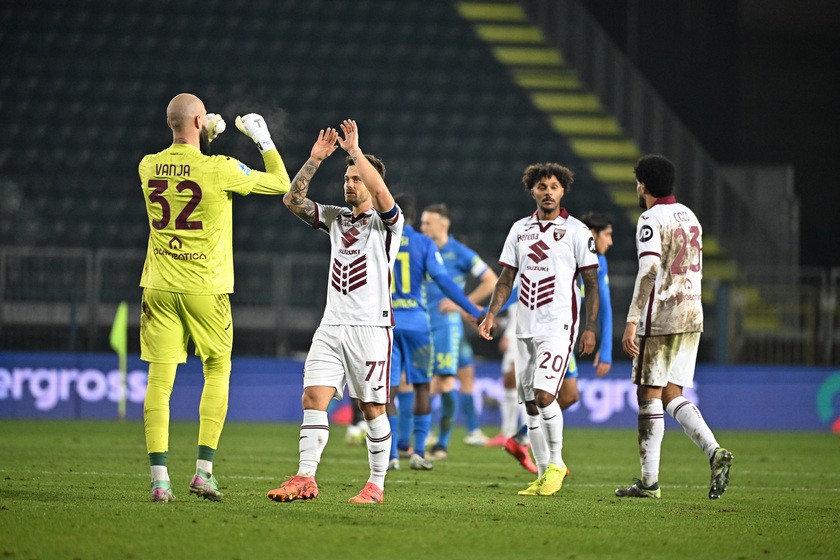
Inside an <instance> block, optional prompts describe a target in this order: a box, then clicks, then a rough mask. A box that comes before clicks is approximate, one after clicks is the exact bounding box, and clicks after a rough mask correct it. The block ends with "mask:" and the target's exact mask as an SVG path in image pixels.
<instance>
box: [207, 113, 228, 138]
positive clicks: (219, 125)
mask: <svg viewBox="0 0 840 560" xmlns="http://www.w3.org/2000/svg"><path fill="white" fill-rule="evenodd" d="M225 128H227V125H226V124H225V121H224V120H223V119H222V115H219V114H217V113H207V136H208V137H209V138H210V141H211V142H212V141H213V139H214V138H215V137H216V136H218V135H219V134H221V133H222V132H224V131H225Z"/></svg>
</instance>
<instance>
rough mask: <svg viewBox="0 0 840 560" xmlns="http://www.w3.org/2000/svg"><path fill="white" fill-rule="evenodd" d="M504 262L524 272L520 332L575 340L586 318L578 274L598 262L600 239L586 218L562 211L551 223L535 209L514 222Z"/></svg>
mask: <svg viewBox="0 0 840 560" xmlns="http://www.w3.org/2000/svg"><path fill="white" fill-rule="evenodd" d="M499 264H500V265H502V266H505V267H508V268H512V269H515V270H517V271H518V272H519V301H518V302H517V304H516V305H517V308H516V336H518V337H520V338H524V337H533V336H549V335H550V336H556V335H558V334H562V333H569V336H570V339H571V340H572V341H574V339H575V337H576V336H577V328H578V324H579V322H580V287H579V285H578V281H577V279H578V273H579V272H580V271H581V270H584V269H587V268H597V267H598V256H597V254H596V252H595V240H594V239H593V238H592V233H591V232H590V231H589V228H587V227H586V226H585V225H584V224H583V222H581V221H580V220H578V219H577V218H574V217H572V216H570V215H569V214H568V212H566V210H565V209H561V210H560V215H559V216H558V217H557V218H555V219H554V220H553V221H551V222H541V221H540V220H539V218H537V213H536V212H535V213H534V214H532V215H531V216H529V217H527V218H523V219H521V220H519V221H518V222H516V223H515V224H513V227H511V228H510V233H508V236H507V240H505V247H504V249H503V250H502V256H501V258H500V259H499Z"/></svg>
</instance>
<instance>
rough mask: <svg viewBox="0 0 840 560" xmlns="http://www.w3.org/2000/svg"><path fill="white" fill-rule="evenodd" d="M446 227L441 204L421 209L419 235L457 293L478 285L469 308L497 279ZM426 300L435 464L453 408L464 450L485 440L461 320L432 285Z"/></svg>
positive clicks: (452, 420)
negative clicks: (436, 407)
mask: <svg viewBox="0 0 840 560" xmlns="http://www.w3.org/2000/svg"><path fill="white" fill-rule="evenodd" d="M449 225H450V218H449V209H448V208H447V207H446V205H445V204H433V205H431V206H428V207H426V209H425V210H424V211H423V215H422V216H421V219H420V229H421V231H422V232H423V233H424V234H426V235H428V236H429V237H430V238H431V239H432V241H434V242H435V245H436V246H437V248H438V251H440V254H441V257H443V263H444V265H445V266H446V270H447V271H448V272H449V275H450V276H451V277H452V278H453V279H454V280H455V283H456V284H458V286H459V287H460V288H461V289H462V290H463V289H464V286H465V285H466V281H467V276H468V275H472V276H473V277H474V278H476V279H477V280H478V285H477V286H476V287H475V289H474V290H473V291H472V292H471V293H470V294H469V296H467V297H468V298H469V300H470V301H471V302H473V303H475V304H478V303H480V302H481V301H483V300H484V299H486V298H488V297H489V296H490V295H491V294H492V293H493V287H494V286H495V285H496V280H498V277H497V276H496V273H495V272H493V270H491V269H490V268H489V267H488V266H487V264H486V263H485V262H484V261H483V260H482V259H481V257H479V256H478V254H477V253H476V252H475V251H473V250H472V249H470V248H469V247H467V246H466V245H464V244H463V243H461V242H460V241H458V240H456V239H454V238H453V237H451V236H450V235H449ZM426 296H427V300H428V305H429V319H430V321H431V325H432V337H433V339H434V347H435V355H434V366H433V368H434V378H433V380H432V392H433V393H439V394H440V396H441V418H440V437H439V438H438V441H437V443H436V444H435V445H434V447H433V448H432V457H433V458H434V459H438V460H439V459H445V458H446V457H447V454H448V453H447V449H448V446H449V439H450V437H451V435H452V428H453V427H454V424H455V417H456V410H457V408H458V406H457V405H458V404H460V408H461V410H462V411H463V412H464V416H465V419H466V424H467V436H466V438H465V442H466V443H467V444H469V445H483V444H484V443H485V441H486V440H487V437H486V436H485V435H484V434H483V433H482V432H481V429H480V428H479V427H478V415H477V414H476V411H475V401H474V397H473V381H474V379H475V364H474V361H473V352H472V347H471V346H470V343H469V341H468V340H467V338H466V336H465V335H464V324H463V322H462V321H461V315H460V313H458V309H457V307H455V306H454V305H453V303H452V301H450V300H449V299H448V298H447V297H446V295H445V294H444V293H443V292H441V291H440V289H439V288H438V287H437V286H435V285H434V284H432V283H428V287H427V293H426ZM456 375H457V377H458V380H459V382H460V391H459V393H460V395H459V397H458V399H457V400H456V391H455V382H454V378H455V376H456ZM459 401H460V403H459Z"/></svg>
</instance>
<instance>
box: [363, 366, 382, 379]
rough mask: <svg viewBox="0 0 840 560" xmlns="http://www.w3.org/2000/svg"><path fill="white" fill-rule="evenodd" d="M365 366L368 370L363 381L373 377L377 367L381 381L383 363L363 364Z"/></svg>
mask: <svg viewBox="0 0 840 560" xmlns="http://www.w3.org/2000/svg"><path fill="white" fill-rule="evenodd" d="M365 365H366V366H368V367H369V368H370V369H369V370H368V374H367V376H366V377H365V381H370V376H371V375H373V372H374V371H376V368H377V366H378V367H379V381H382V376H383V375H385V362H384V361H382V362H365Z"/></svg>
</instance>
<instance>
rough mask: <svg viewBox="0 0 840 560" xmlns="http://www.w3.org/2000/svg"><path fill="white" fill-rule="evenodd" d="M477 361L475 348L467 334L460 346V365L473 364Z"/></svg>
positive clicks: (460, 366)
mask: <svg viewBox="0 0 840 560" xmlns="http://www.w3.org/2000/svg"><path fill="white" fill-rule="evenodd" d="M474 363H475V359H474V358H473V349H472V346H471V345H470V341H469V340H467V337H466V335H464V336H462V337H461V344H460V346H459V348H458V367H459V368H462V367H465V366H471V365H473V364H474Z"/></svg>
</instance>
